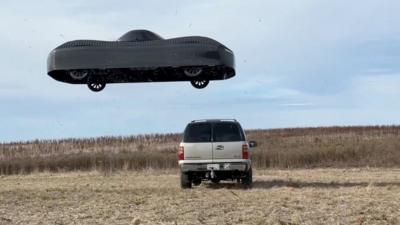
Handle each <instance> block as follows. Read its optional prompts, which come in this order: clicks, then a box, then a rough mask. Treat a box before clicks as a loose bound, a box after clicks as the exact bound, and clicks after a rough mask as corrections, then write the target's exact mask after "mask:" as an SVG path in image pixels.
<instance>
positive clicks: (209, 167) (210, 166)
mask: <svg viewBox="0 0 400 225" xmlns="http://www.w3.org/2000/svg"><path fill="white" fill-rule="evenodd" d="M207 170H219V164H207Z"/></svg>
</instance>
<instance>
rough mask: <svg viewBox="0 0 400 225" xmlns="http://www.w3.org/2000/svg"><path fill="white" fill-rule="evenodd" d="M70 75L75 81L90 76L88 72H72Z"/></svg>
mask: <svg viewBox="0 0 400 225" xmlns="http://www.w3.org/2000/svg"><path fill="white" fill-rule="evenodd" d="M68 73H69V75H70V76H71V77H72V78H73V79H75V80H82V79H84V78H85V77H87V76H88V75H89V71H88V70H70V71H69V72H68Z"/></svg>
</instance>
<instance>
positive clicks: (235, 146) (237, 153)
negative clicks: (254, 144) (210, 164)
mask: <svg viewBox="0 0 400 225" xmlns="http://www.w3.org/2000/svg"><path fill="white" fill-rule="evenodd" d="M245 143H246V142H245V137H244V133H243V130H242V128H241V127H240V125H239V124H238V123H236V122H225V121H221V122H216V123H213V161H214V162H218V161H221V162H222V161H224V160H232V159H242V145H243V144H245Z"/></svg>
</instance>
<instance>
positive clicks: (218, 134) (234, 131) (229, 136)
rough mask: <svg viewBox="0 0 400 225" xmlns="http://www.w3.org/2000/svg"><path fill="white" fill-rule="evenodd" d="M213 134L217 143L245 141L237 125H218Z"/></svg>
mask: <svg viewBox="0 0 400 225" xmlns="http://www.w3.org/2000/svg"><path fill="white" fill-rule="evenodd" d="M213 134H214V137H213V139H214V141H215V142H228V141H243V135H242V132H241V129H240V127H239V126H238V125H237V124H236V123H227V122H222V123H216V124H214V129H213Z"/></svg>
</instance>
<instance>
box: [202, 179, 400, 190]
mask: <svg viewBox="0 0 400 225" xmlns="http://www.w3.org/2000/svg"><path fill="white" fill-rule="evenodd" d="M203 185H204V186H205V187H207V188H212V189H223V188H225V189H248V188H247V187H245V186H243V185H241V184H239V183H219V184H214V183H204V184H203ZM368 186H370V187H390V186H395V187H400V182H348V181H346V182H337V181H332V182H323V181H310V182H307V181H301V180H254V181H253V185H252V186H251V189H271V188H280V187H291V188H326V189H328V188H350V187H368Z"/></svg>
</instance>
